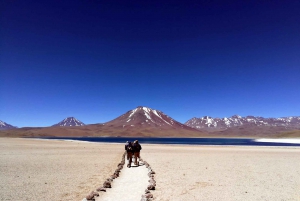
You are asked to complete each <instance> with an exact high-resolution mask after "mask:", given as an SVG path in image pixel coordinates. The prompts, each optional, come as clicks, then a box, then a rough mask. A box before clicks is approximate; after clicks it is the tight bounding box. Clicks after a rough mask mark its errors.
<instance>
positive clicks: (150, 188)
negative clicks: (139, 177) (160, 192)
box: [147, 184, 155, 190]
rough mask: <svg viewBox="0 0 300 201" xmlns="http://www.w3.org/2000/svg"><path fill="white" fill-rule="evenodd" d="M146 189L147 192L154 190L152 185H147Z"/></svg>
mask: <svg viewBox="0 0 300 201" xmlns="http://www.w3.org/2000/svg"><path fill="white" fill-rule="evenodd" d="M147 189H148V190H155V186H154V185H152V184H149V185H148V186H147Z"/></svg>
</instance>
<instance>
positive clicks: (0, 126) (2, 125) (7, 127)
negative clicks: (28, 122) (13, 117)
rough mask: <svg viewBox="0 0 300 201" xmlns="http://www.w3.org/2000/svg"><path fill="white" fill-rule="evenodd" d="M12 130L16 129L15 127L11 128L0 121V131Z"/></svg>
mask: <svg viewBox="0 0 300 201" xmlns="http://www.w3.org/2000/svg"><path fill="white" fill-rule="evenodd" d="M13 128H17V127H15V126H12V125H10V124H8V123H5V122H4V121H1V120H0V130H7V129H13Z"/></svg>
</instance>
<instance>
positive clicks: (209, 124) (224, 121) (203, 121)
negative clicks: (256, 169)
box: [185, 115, 300, 130]
mask: <svg viewBox="0 0 300 201" xmlns="http://www.w3.org/2000/svg"><path fill="white" fill-rule="evenodd" d="M185 125H187V126H190V127H192V128H196V129H200V130H220V129H226V128H231V127H236V126H247V127H250V126H254V127H258V126H275V127H277V126H279V127H280V126H283V127H288V128H295V129H298V128H300V117H281V118H264V117H254V116H246V117H241V116H239V115H233V116H232V117H229V118H227V117H224V118H212V117H209V116H204V117H200V118H196V117H194V118H192V119H190V120H188V121H187V122H186V123H185Z"/></svg>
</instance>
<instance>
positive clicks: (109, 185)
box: [103, 181, 111, 188]
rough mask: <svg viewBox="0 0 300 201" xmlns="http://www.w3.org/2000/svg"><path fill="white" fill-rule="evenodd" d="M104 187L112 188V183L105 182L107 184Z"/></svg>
mask: <svg viewBox="0 0 300 201" xmlns="http://www.w3.org/2000/svg"><path fill="white" fill-rule="evenodd" d="M103 187H104V188H111V182H109V181H105V182H104V183H103Z"/></svg>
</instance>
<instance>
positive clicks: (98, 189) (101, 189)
mask: <svg viewBox="0 0 300 201" xmlns="http://www.w3.org/2000/svg"><path fill="white" fill-rule="evenodd" d="M97 191H104V192H106V189H105V188H103V187H99V188H97Z"/></svg>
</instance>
